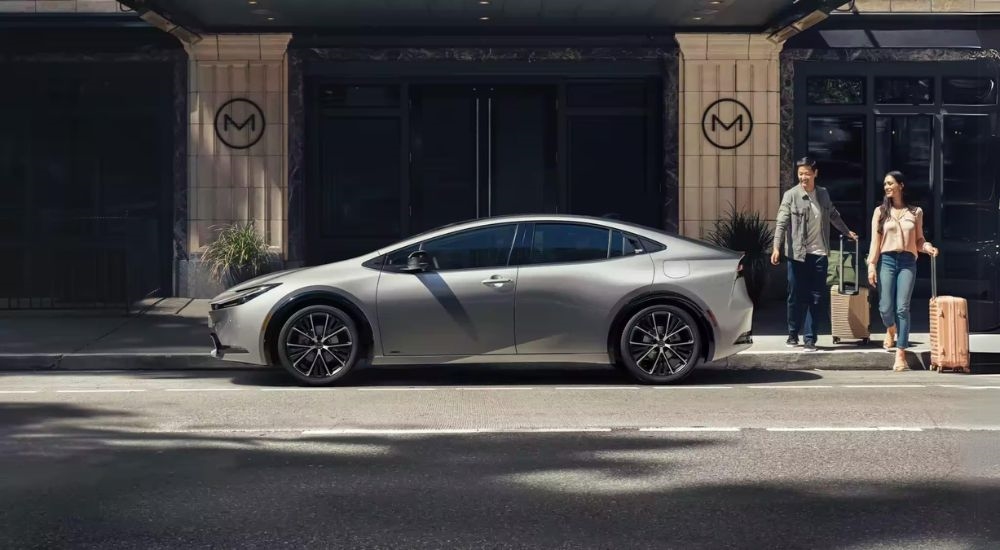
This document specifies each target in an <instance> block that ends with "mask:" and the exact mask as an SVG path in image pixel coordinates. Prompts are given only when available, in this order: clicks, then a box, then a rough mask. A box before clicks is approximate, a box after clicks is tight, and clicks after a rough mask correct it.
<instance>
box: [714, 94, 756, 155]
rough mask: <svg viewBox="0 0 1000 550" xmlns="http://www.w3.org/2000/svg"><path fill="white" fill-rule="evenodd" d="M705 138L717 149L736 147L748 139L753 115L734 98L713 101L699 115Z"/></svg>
mask: <svg viewBox="0 0 1000 550" xmlns="http://www.w3.org/2000/svg"><path fill="white" fill-rule="evenodd" d="M701 131H702V133H703V134H705V139H707V140H708V142H709V143H711V144H712V145H714V146H716V147H718V148H719V149H736V148H737V147H739V146H740V145H743V144H744V143H746V141H747V140H748V139H750V132H752V131H753V116H751V115H750V109H747V106H746V105H744V104H743V103H740V102H739V101H737V100H735V99H728V98H723V99H720V100H718V101H713V102H712V104H711V105H709V106H708V107H707V108H706V109H705V113H704V114H703V115H702V116H701Z"/></svg>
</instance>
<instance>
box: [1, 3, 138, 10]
mask: <svg viewBox="0 0 1000 550" xmlns="http://www.w3.org/2000/svg"><path fill="white" fill-rule="evenodd" d="M130 11H132V10H131V9H129V8H127V7H125V6H123V5H121V3H119V2H118V0H0V12H7V13H11V12H13V13H118V12H130Z"/></svg>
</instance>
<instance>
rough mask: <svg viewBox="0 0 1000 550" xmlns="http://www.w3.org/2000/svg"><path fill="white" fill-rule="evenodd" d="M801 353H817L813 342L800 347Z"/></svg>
mask: <svg viewBox="0 0 1000 550" xmlns="http://www.w3.org/2000/svg"><path fill="white" fill-rule="evenodd" d="M802 351H818V350H817V349H816V343H815V342H806V345H804V346H802Z"/></svg>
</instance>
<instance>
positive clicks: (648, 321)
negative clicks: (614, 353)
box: [618, 304, 703, 384]
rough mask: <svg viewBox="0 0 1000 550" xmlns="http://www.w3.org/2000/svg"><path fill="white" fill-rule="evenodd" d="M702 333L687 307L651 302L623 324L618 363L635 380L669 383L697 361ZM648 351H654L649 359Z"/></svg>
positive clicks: (699, 354)
mask: <svg viewBox="0 0 1000 550" xmlns="http://www.w3.org/2000/svg"><path fill="white" fill-rule="evenodd" d="M654 332H655V335H654ZM702 337H703V336H702V334H701V330H700V329H699V328H698V323H696V322H695V320H694V318H693V317H691V315H690V314H689V313H688V312H687V311H684V310H683V309H681V308H679V307H677V306H673V305H666V304H664V305H655V306H650V307H647V308H644V309H642V310H640V311H638V312H637V313H635V314H634V315H632V317H631V318H630V319H629V321H628V323H626V324H625V328H623V329H622V333H621V336H620V338H619V342H618V353H619V356H620V357H621V364H622V365H623V366H624V367H625V370H627V371H628V373H629V374H630V375H632V377H633V378H635V379H636V380H638V381H640V382H642V383H644V384H673V383H676V382H679V381H681V380H683V379H684V378H686V377H687V376H688V375H689V374H691V371H693V370H694V369H695V368H696V367H697V366H698V365H699V364H700V363H701V359H702V357H701V350H702ZM644 350H645V351H644ZM651 352H656V353H655V356H654V357H655V359H653V360H652V361H651V360H650V355H649V354H650V353H651Z"/></svg>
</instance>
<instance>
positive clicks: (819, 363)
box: [709, 350, 930, 370]
mask: <svg viewBox="0 0 1000 550" xmlns="http://www.w3.org/2000/svg"><path fill="white" fill-rule="evenodd" d="M906 360H907V361H906V362H907V364H908V365H909V366H910V369H912V370H927V369H928V366H929V365H930V351H915V352H911V353H907V354H906ZM892 362H893V354H891V353H888V352H885V351H882V350H877V351H874V350H873V351H840V350H838V351H817V352H813V353H804V352H801V351H785V352H781V351H775V352H767V351H765V352H750V353H747V352H744V353H739V354H737V355H734V356H732V357H728V358H726V359H724V360H722V361H716V362H712V363H709V364H710V365H713V366H716V367H721V368H727V369H731V370H749V369H757V370H761V369H763V370H817V369H818V370H888V369H890V368H891V367H892Z"/></svg>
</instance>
